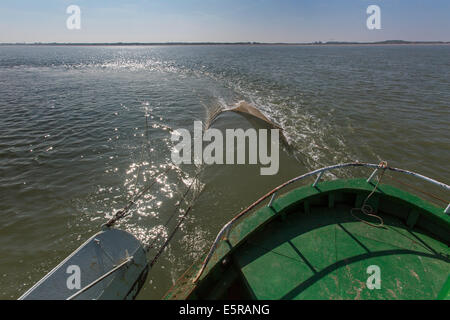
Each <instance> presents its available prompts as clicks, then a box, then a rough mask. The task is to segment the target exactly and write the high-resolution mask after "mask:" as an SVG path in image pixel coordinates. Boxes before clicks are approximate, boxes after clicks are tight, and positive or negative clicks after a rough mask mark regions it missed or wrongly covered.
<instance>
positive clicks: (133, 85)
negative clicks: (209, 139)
mask: <svg viewBox="0 0 450 320" xmlns="http://www.w3.org/2000/svg"><path fill="white" fill-rule="evenodd" d="M242 100H244V101H246V102H249V103H251V104H253V105H254V106H256V107H257V108H259V109H260V110H261V111H262V112H264V113H265V114H266V115H267V116H268V117H270V118H271V119H273V120H274V121H276V122H277V123H278V124H280V125H281V126H282V127H283V128H284V129H285V132H286V135H287V137H288V139H289V140H290V141H291V144H292V148H291V150H289V149H286V148H283V150H282V151H281V154H280V166H281V167H280V171H279V174H278V175H276V176H266V177H261V176H260V175H259V166H248V165H246V166H242V165H241V166H237V165H236V166H209V167H204V166H200V167H194V166H182V167H181V168H180V170H171V171H168V172H167V173H164V174H162V175H161V176H160V177H159V179H158V182H157V184H156V185H155V186H154V188H153V189H152V190H151V191H150V192H149V193H148V194H146V196H145V197H144V198H143V199H141V201H139V203H138V205H137V207H136V208H135V209H133V210H132V214H131V216H129V217H128V218H126V219H125V220H124V221H122V222H121V223H120V224H119V225H118V227H120V228H122V229H124V230H127V231H129V232H131V233H133V234H134V235H135V236H136V237H138V238H139V239H140V240H141V241H142V242H144V243H146V244H148V243H150V242H152V241H153V240H154V239H155V238H156V239H158V242H157V243H158V244H160V243H161V241H163V240H164V238H165V237H167V233H168V231H169V230H168V229H167V228H164V223H165V221H166V220H167V219H168V218H169V217H170V216H171V215H172V214H173V213H174V212H175V205H176V203H177V201H178V200H179V199H180V197H181V194H182V193H183V192H185V190H186V189H187V188H188V186H189V185H190V183H191V182H192V181H193V180H194V179H195V178H196V179H197V182H198V183H196V185H195V188H194V189H196V190H197V191H200V190H202V193H201V195H200V197H199V198H198V199H197V200H196V201H193V202H192V203H194V207H193V210H192V212H191V213H190V214H189V216H188V218H187V220H186V221H185V222H184V223H183V225H182V228H181V230H180V231H179V232H178V233H177V234H176V236H175V238H174V240H173V241H172V242H171V245H170V246H169V247H168V249H167V250H166V251H165V253H164V254H163V256H162V257H161V259H160V260H159V261H158V263H157V264H156V266H155V267H154V269H152V270H151V271H150V274H149V276H148V279H147V282H146V284H145V287H144V288H143V290H142V291H141V293H140V295H139V296H138V298H141V299H159V298H161V297H162V296H163V294H164V293H165V292H166V291H167V290H168V289H169V288H170V286H171V285H172V283H173V281H174V280H175V279H177V278H178V277H179V276H180V275H181V274H182V273H183V271H184V270H185V269H186V268H187V267H189V266H190V265H191V264H192V262H193V261H194V260H196V259H198V258H199V257H200V255H201V254H202V253H203V252H204V251H205V250H206V249H207V248H208V247H209V245H210V244H211V241H212V240H213V239H214V237H215V235H216V234H217V232H218V231H219V230H220V229H221V227H222V226H223V224H225V223H226V222H227V221H228V220H229V219H231V218H232V217H233V216H234V215H235V214H236V213H238V211H239V210H240V209H242V208H243V207H245V206H246V205H249V204H250V203H252V202H253V201H254V200H256V199H257V198H258V197H259V196H261V195H262V194H264V193H266V192H267V191H269V190H270V189H272V188H273V187H275V186H276V185H278V184H280V183H282V182H284V181H285V180H287V179H288V178H292V177H294V176H296V175H299V174H302V173H305V172H307V171H308V170H311V169H315V168H319V167H321V166H325V165H332V164H335V163H339V162H346V161H353V160H360V161H368V162H374V163H378V162H379V161H381V160H387V161H388V162H389V164H390V165H392V166H397V167H401V168H405V169H409V170H414V171H417V172H419V173H422V174H425V175H427V176H430V177H432V178H435V179H437V180H440V181H442V182H445V183H447V184H448V183H449V182H450V165H449V164H450V130H449V127H450V106H449V104H450V46H310V47H309V46H308V47H306V46H299V47H294V46H192V47H191V46H171V47H47V46H42V47H39V46H34V47H31V46H29V47H27V46H0V299H15V298H18V297H19V296H20V295H21V294H22V293H24V292H25V291H26V289H28V288H29V287H30V286H31V285H32V284H34V283H35V282H36V281H37V280H39V279H40V278H41V277H42V276H44V275H45V274H46V272H48V271H50V270H51V269H52V268H53V267H54V266H55V265H56V264H57V263H58V262H60V261H61V260H62V259H63V258H65V257H66V256H67V255H68V254H69V253H71V252H72V251H73V250H74V249H75V248H77V247H78V246H79V245H80V244H81V243H82V242H83V241H85V240H86V239H87V238H89V237H90V236H91V235H93V234H94V233H96V232H97V231H98V230H99V229H100V225H101V224H102V223H104V222H105V221H106V220H107V218H109V217H111V214H112V213H114V212H115V211H116V210H118V209H120V208H121V207H123V206H124V205H125V204H126V202H127V200H129V199H131V197H132V196H133V194H135V193H136V192H137V191H138V190H141V189H142V188H143V187H144V186H146V185H148V184H149V183H150V182H151V181H152V178H151V177H152V175H154V174H156V173H158V172H162V171H163V169H161V166H162V165H165V164H168V163H170V150H171V148H172V147H173V143H172V142H171V140H170V131H171V130H172V129H176V128H187V129H192V128H193V122H194V121H195V120H201V121H206V120H207V118H208V114H209V113H210V112H211V111H213V110H214V109H216V108H217V107H219V106H222V107H230V106H233V105H234V104H235V103H237V102H239V101H242ZM146 115H147V116H148V131H147V129H146ZM215 125H216V126H219V127H231V128H232V127H250V126H251V125H252V124H251V123H250V122H249V121H248V120H247V119H246V118H244V117H242V116H240V115H238V114H223V115H222V116H220V118H219V119H218V120H217V121H216V123H215ZM197 172H200V173H199V174H197ZM357 173H364V174H366V172H365V171H364V172H362V171H360V172H357ZM339 174H340V175H341V176H344V177H351V176H354V175H355V172H353V173H351V172H341V173H339ZM367 174H368V172H367ZM137 177H139V178H137ZM411 183H414V182H411ZM415 183H416V186H418V187H421V188H424V189H425V188H427V190H428V191H430V190H431V191H433V192H436V194H439V191H437V190H434V189H432V188H429V187H428V186H427V185H424V184H422V183H420V182H415ZM439 196H440V197H444V198H445V197H446V199H447V200H448V195H445V194H444V195H443V194H439ZM443 205H444V204H441V206H443ZM177 215H178V213H177ZM169 228H170V226H169ZM155 253H156V251H155V250H153V251H151V252H150V253H149V258H151V257H152V256H154V254H155Z"/></svg>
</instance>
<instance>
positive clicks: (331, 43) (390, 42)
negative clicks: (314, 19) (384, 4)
mask: <svg viewBox="0 0 450 320" xmlns="http://www.w3.org/2000/svg"><path fill="white" fill-rule="evenodd" d="M449 44H450V41H404V40H386V41H377V42H353V41H352V42H350V41H349V42H346V41H327V42H321V41H317V42H307V43H290V42H271V43H269V42H104V43H102V42H92V43H89V42H86V43H81V42H80V43H69V42H67V43H66V42H33V43H30V42H23V43H22V42H20V43H0V46H11V45H14V46H226V45H234V46H236V45H240V46H335V45H338V46H342V45H366V46H370V45H449Z"/></svg>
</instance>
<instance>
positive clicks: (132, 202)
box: [103, 167, 170, 227]
mask: <svg viewBox="0 0 450 320" xmlns="http://www.w3.org/2000/svg"><path fill="white" fill-rule="evenodd" d="M169 170H170V167H169V168H167V169H166V170H164V171H163V172H160V173H159V174H158V175H157V176H156V177H155V179H154V180H153V182H152V183H151V184H150V185H148V186H147V187H145V188H144V189H143V190H142V191H141V192H139V193H138V194H137V195H136V196H135V197H134V198H133V200H130V201H129V202H128V204H127V205H126V206H125V207H124V208H123V209H122V210H119V211H117V212H116V214H115V215H114V217H112V218H111V219H109V221H108V222H106V223H105V224H104V225H103V226H106V227H111V226H112V225H114V224H115V223H116V222H117V221H118V220H120V219H122V218H123V217H125V216H127V215H128V214H129V211H130V209H131V208H132V207H133V206H134V205H135V204H136V201H138V200H139V199H140V198H141V197H142V196H143V195H144V194H145V193H146V192H147V191H148V190H150V188H151V187H153V185H155V183H156V182H157V180H156V179H158V178H159V177H160V176H161V175H163V174H166V173H167V172H168V171H169Z"/></svg>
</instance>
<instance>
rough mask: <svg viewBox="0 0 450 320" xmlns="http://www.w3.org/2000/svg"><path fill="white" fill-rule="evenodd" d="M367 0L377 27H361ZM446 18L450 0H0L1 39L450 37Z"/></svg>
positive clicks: (346, 39) (317, 39)
mask: <svg viewBox="0 0 450 320" xmlns="http://www.w3.org/2000/svg"><path fill="white" fill-rule="evenodd" d="M372 4H375V5H378V6H379V7H380V8H381V27H382V29H381V30H368V29H367V27H366V19H367V17H368V15H367V14H366V9H367V7H368V6H369V5H372ZM69 5H78V6H79V7H80V8H81V30H68V29H67V28H66V20H67V18H68V17H69V14H67V13H66V8H67V7H68V6H69ZM449 18H450V1H449V0H432V1H430V0H328V1H324V0H128V1H118V0H42V1H37V0H2V1H1V2H0V42H118V41H123V42H166V41H168V42H174V41H193V42H198V41H215V42H222V41H223V42H235V41H261V42H312V41H380V40H389V39H402V40H441V41H450V19H449Z"/></svg>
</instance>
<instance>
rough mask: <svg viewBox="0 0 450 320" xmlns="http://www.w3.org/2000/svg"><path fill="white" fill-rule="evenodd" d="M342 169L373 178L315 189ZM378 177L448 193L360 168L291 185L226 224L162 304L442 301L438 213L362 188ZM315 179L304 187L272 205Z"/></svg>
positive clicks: (443, 225)
mask: <svg viewBox="0 0 450 320" xmlns="http://www.w3.org/2000/svg"><path fill="white" fill-rule="evenodd" d="M350 166H365V167H372V168H374V169H375V171H374V173H373V174H372V175H371V177H370V178H369V179H348V180H333V181H325V182H320V179H321V177H322V174H323V173H324V172H326V171H329V170H333V169H336V168H343V167H350ZM383 170H392V171H397V172H400V173H406V174H412V175H415V176H416V177H419V178H422V179H424V180H427V181H428V182H432V183H434V184H436V185H439V186H440V187H443V188H444V189H446V190H449V187H448V186H447V185H445V184H443V183H440V182H437V181H435V180H432V179H430V178H427V177H424V176H421V175H418V174H415V173H411V172H409V171H406V170H401V169H396V168H389V167H385V166H382V165H369V164H360V163H356V164H344V165H338V166H333V167H328V168H324V169H319V170H316V171H313V172H312V173H308V174H305V175H303V176H301V177H297V178H295V179H292V180H291V181H288V182H287V183H285V184H283V185H281V186H280V187H278V188H275V189H274V190H273V191H271V192H270V193H268V194H267V195H265V196H264V197H262V198H261V199H259V200H258V201H257V202H255V203H254V204H253V205H252V206H250V207H249V208H247V209H246V210H244V211H243V212H241V213H240V214H239V215H238V216H237V217H236V218H234V219H233V220H232V221H230V223H228V224H227V225H226V226H225V227H224V228H223V229H222V230H221V232H220V233H219V235H218V237H217V238H216V241H215V242H214V244H213V246H212V248H211V250H210V252H209V254H208V255H206V256H205V259H204V260H203V262H201V263H199V264H198V265H193V266H192V267H191V268H190V269H188V270H187V272H186V273H185V274H184V275H183V276H182V277H181V278H180V279H179V280H178V281H177V282H176V284H175V285H174V286H173V288H171V290H170V291H169V292H168V293H167V295H166V296H165V298H166V299H269V300H272V299H449V298H450V281H449V273H450V272H449V271H450V250H449V244H450V217H449V215H448V213H447V212H446V211H448V207H447V209H446V210H444V209H443V208H440V207H437V206H435V205H434V204H431V203H430V202H428V201H425V200H423V199H422V198H419V197H418V196H416V195H414V194H412V193H409V192H407V191H404V190H402V189H399V188H396V187H394V186H391V185H389V184H382V183H380V184H378V183H374V182H372V180H373V178H374V176H375V175H376V172H377V171H378V172H379V171H383ZM316 174H317V175H318V176H317V179H316V181H315V182H314V184H313V185H308V186H303V187H299V188H297V189H294V190H291V191H290V192H288V193H286V194H285V195H283V196H281V197H279V198H275V197H276V193H277V192H279V191H280V190H281V189H283V188H284V187H286V186H287V185H289V184H291V183H293V182H296V181H298V180H301V179H303V178H305V177H307V176H312V175H316ZM269 197H272V198H271V199H270V202H269V203H268V204H266V205H265V206H262V207H261V206H260V207H259V208H258V209H257V210H256V211H252V209H253V208H256V207H257V206H258V205H260V204H261V203H262V202H263V201H264V200H266V199H269ZM367 208H369V209H370V210H369V211H368V210H367ZM361 209H362V210H361Z"/></svg>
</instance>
